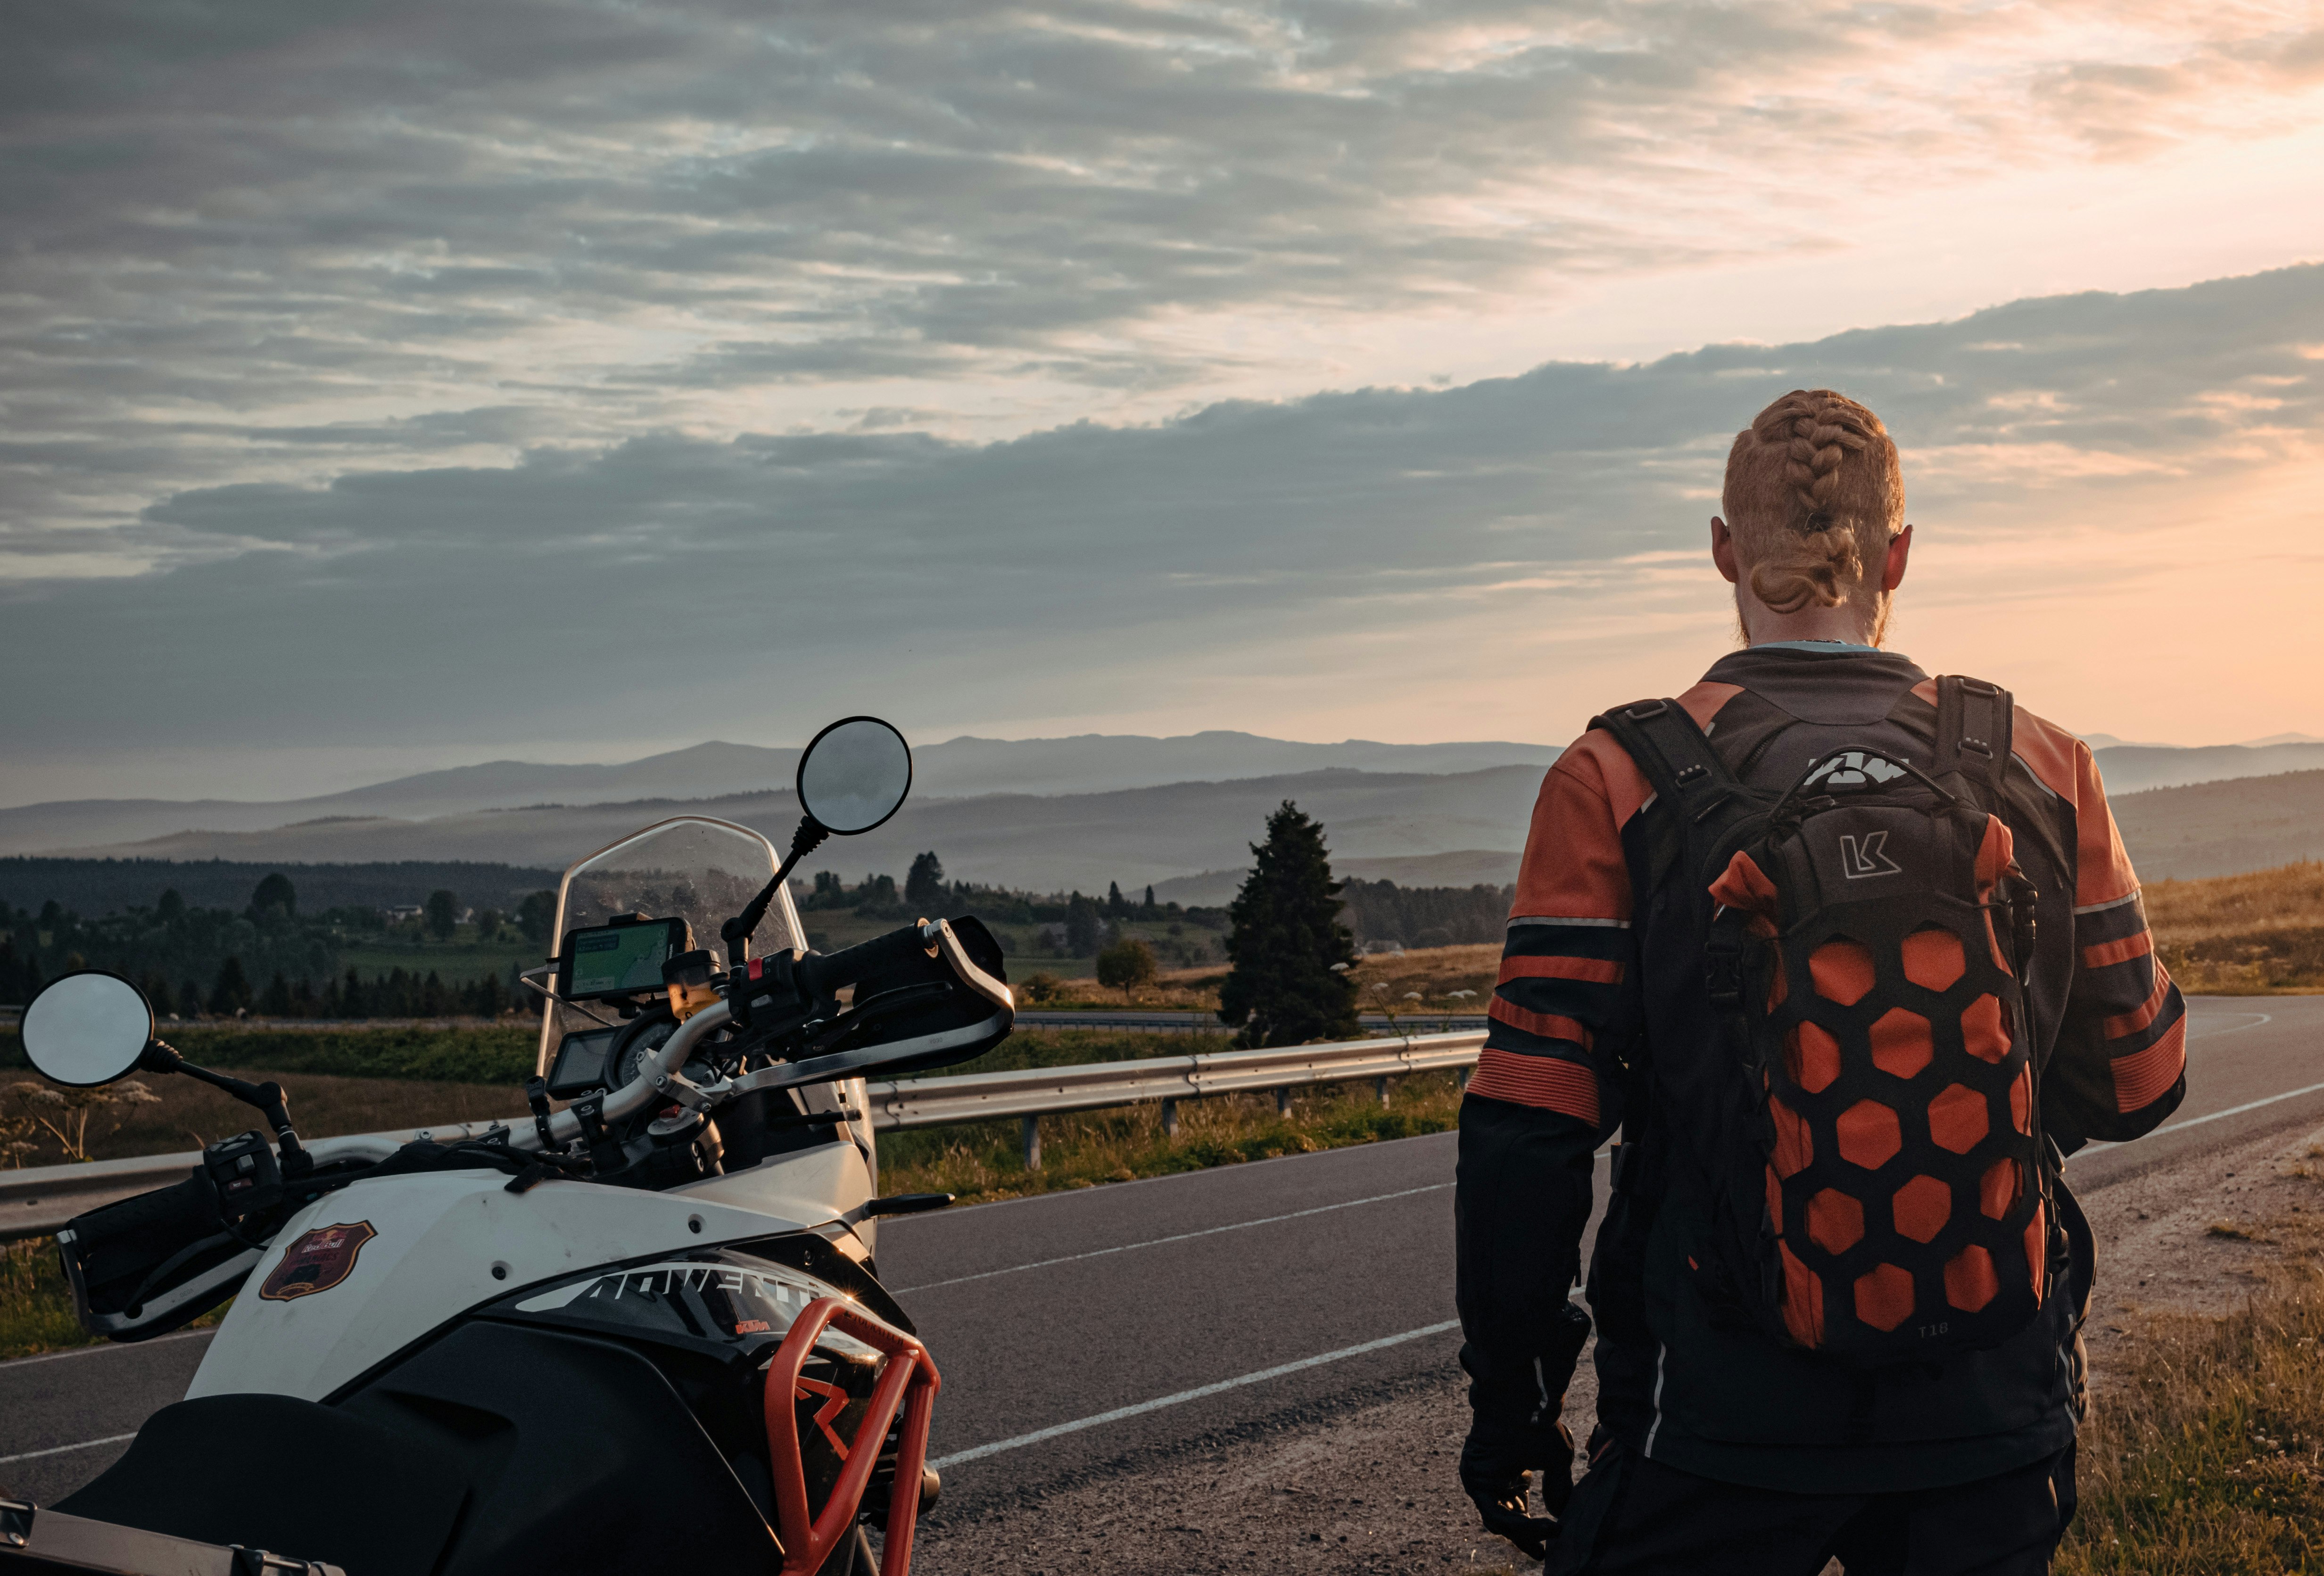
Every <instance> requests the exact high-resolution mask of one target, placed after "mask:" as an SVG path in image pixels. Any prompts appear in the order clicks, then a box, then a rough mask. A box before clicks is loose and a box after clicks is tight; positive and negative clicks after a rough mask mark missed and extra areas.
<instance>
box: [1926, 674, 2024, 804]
mask: <svg viewBox="0 0 2324 1576" xmlns="http://www.w3.org/2000/svg"><path fill="white" fill-rule="evenodd" d="M2015 716H2016V707H2015V704H2014V703H2013V701H2012V700H2011V698H2010V694H2009V692H2008V691H2007V690H2006V689H2004V688H2002V687H2000V686H1999V685H1997V684H1987V683H1986V682H1985V681H1984V680H1983V679H1978V678H1963V677H1960V675H1958V674H1950V673H1949V674H1946V675H1944V676H1943V677H1940V678H1939V679H1938V680H1937V741H1936V755H1935V759H1934V760H1933V761H1932V764H1931V769H1930V771H1929V775H1930V776H1931V777H1933V778H1935V779H1937V780H1938V781H1940V782H1941V781H1943V780H1944V779H1945V778H1946V777H1948V776H1950V774H1952V773H1954V772H1959V773H1960V775H1961V776H1962V777H1964V778H1966V779H1969V781H1971V782H1974V783H1978V784H1980V785H1982V786H1983V787H1984V788H1986V789H1987V791H1988V792H1989V793H1990V794H1992V795H1993V796H1994V797H1995V798H1996V799H1997V798H1998V797H1999V796H2000V794H2001V789H2002V783H2003V780H2004V779H2006V777H2007V775H2008V772H2009V750H2010V743H2011V739H2010V733H2011V728H2012V725H2013V723H2014V722H2015Z"/></svg>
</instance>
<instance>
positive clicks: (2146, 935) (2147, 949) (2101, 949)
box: [2082, 930, 2154, 969]
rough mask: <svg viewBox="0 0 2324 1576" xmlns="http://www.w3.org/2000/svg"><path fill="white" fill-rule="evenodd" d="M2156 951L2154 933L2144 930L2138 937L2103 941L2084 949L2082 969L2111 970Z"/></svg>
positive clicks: (2129, 936)
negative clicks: (2118, 964)
mask: <svg viewBox="0 0 2324 1576" xmlns="http://www.w3.org/2000/svg"><path fill="white" fill-rule="evenodd" d="M2153 950H2154V933H2153V931H2151V930H2142V931H2140V932H2139V933H2138V934H2137V935H2126V936H2124V937H2123V938H2122V939H2121V940H2120V941H2101V942H2098V944H2096V945H2092V946H2086V947H2084V948H2082V967H2084V968H2086V969H2104V968H2111V967H2112V966H2113V965H2115V964H2116V963H2128V962H2130V960H2131V959H2133V958H2143V957H2144V956H2145V955H2146V954H2148V953H2151V952H2153Z"/></svg>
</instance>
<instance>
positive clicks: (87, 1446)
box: [0, 1433, 137, 1467]
mask: <svg viewBox="0 0 2324 1576" xmlns="http://www.w3.org/2000/svg"><path fill="white" fill-rule="evenodd" d="M136 1437H137V1436H136V1435H135V1434H134V1433H114V1434H107V1435H106V1437H105V1438H103V1439H84V1440H82V1441H81V1442H79V1443H78V1444H52V1445H51V1446H50V1447H49V1448H48V1449H46V1450H28V1451H24V1452H22V1453H20V1454H17V1455H13V1456H0V1467H5V1466H6V1465H7V1464H8V1463H9V1462H11V1461H33V1460H36V1459H38V1458H39V1457H42V1456H60V1455H63V1454H65V1453H66V1452H69V1451H77V1450H95V1449H96V1448H97V1446H98V1445H101V1444H126V1443H128V1442H130V1441H131V1440H133V1439H135V1438H136Z"/></svg>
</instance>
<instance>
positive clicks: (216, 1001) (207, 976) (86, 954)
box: [0, 867, 556, 1018]
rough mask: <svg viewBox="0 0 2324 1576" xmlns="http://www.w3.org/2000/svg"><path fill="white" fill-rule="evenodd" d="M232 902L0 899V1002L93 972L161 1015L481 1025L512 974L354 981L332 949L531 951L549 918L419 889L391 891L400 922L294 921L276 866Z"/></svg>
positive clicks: (541, 895) (350, 915)
mask: <svg viewBox="0 0 2324 1576" xmlns="http://www.w3.org/2000/svg"><path fill="white" fill-rule="evenodd" d="M195 868H201V867H195ZM503 868H505V867H503ZM191 884H192V883H189V885H191ZM420 896H421V898H422V899H423V902H422V903H420V904H418V905H411V904H409V903H408V902H407V901H406V900H405V899H403V898H402V895H401V889H398V893H397V901H398V904H399V905H400V906H404V907H418V908H420V910H421V912H420V914H419V915H417V916H415V917H412V918H410V919H409V920H405V921H401V922H400V923H399V922H392V921H391V920H390V919H389V917H388V916H387V915H386V914H384V913H383V911H382V908H381V907H378V906H374V905H371V904H362V903H358V904H342V905H339V906H337V907H334V908H326V909H324V910H322V911H321V912H319V913H315V912H306V913H302V912H300V904H299V898H300V894H299V890H298V888H297V886H296V884H295V883H293V882H292V881H291V880H290V879H289V878H288V877H287V876H285V875H283V874H282V873H281V871H270V872H269V873H267V874H266V875H264V876H263V877H262V878H260V880H258V881H257V882H256V884H255V885H254V886H253V887H252V888H250V889H248V890H247V891H246V892H245V893H244V899H245V901H244V903H243V904H242V905H241V906H240V907H239V908H226V907H215V908H212V907H204V906H200V905H197V904H194V903H190V902H188V901H187V900H186V898H185V896H184V894H183V893H181V892H180V890H179V889H177V888H175V887H165V888H163V889H161V892H160V893H159V894H158V895H157V896H156V897H155V898H154V899H153V900H152V902H151V903H150V904H142V903H141V904H134V905H131V906H130V907H129V908H127V909H126V910H125V911H123V910H118V909H116V910H115V911H113V912H109V913H106V914H104V915H102V916H100V917H97V918H93V919H92V918H85V917H82V916H81V915H80V914H78V913H77V912H75V911H74V910H73V909H71V908H68V907H66V906H65V905H64V904H63V903H61V902H59V901H58V900H57V899H53V898H51V899H46V900H44V901H43V902H42V904H41V906H40V907H39V908H37V909H35V908H30V907H26V908H14V906H12V905H11V904H9V903H7V902H5V901H0V1003H5V1004H8V1005H22V1004H23V1003H24V1002H27V1001H29V1000H32V997H33V995H34V994H36V993H37V992H38V991H39V990H40V989H41V987H42V984H44V983H45V982H48V981H50V980H52V979H55V978H56V977H57V976H58V975H60V974H67V973H71V972H75V971H76V970H79V969H90V968H94V969H106V970H110V971H111V972H115V973H117V974H120V975H122V976H123V977H124V978H126V979H129V980H133V981H134V982H137V984H138V985H139V987H140V988H141V989H143V991H144V992H145V994H146V996H147V997H148V998H149V999H150V1000H152V1003H153V1007H154V1010H155V1011H156V1012H159V1013H161V1015H163V1016H164V1017H168V1016H170V1015H172V1014H176V1015H180V1016H183V1017H193V1016H197V1015H209V1016H216V1017H228V1018H231V1017H235V1016H238V1015H241V1014H243V1013H250V1012H255V1013H257V1014H259V1015H261V1016H263V1017H268V1018H433V1017H441V1016H447V1015H451V1014H459V1015H462V1016H475V1017H486V1018H489V1017H494V1016H497V1015H498V1014H499V1013H500V1012H502V1011H503V1009H506V1008H508V1007H509V1006H510V1005H511V1003H512V999H513V987H514V984H515V982H514V980H513V979H507V980H503V979H502V978H500V977H499V976H498V974H497V973H496V972H494V973H487V974H484V975H483V976H482V977H479V978H475V979H469V980H456V981H454V982H445V981H443V980H441V979H439V978H438V976H437V975H436V974H435V973H434V972H432V971H431V972H426V973H419V972H412V971H408V970H405V969H402V968H400V967H399V968H394V969H390V970H386V971H383V972H382V971H374V973H373V976H372V977H371V978H370V979H364V977H363V976H362V975H361V974H360V973H359V972H357V971H356V970H355V969H354V968H346V969H345V970H342V969H341V967H340V964H341V961H342V959H341V954H342V952H343V951H344V950H345V949H346V946H347V944H349V943H350V942H352V941H355V940H356V939H358V938H363V939H385V938H387V937H389V936H391V935H395V934H397V933H399V932H400V933H401V934H402V935H406V936H410V937H414V938H416V937H417V936H418V935H420V934H421V932H422V931H425V932H426V933H427V934H429V935H433V936H435V937H436V938H437V939H438V942H439V943H441V942H443V941H447V940H449V939H450V938H451V937H452V935H454V934H455V933H456V932H465V933H466V935H467V936H468V937H470V938H471V939H473V940H475V941H479V942H491V941H493V940H495V939H498V938H501V937H503V936H505V937H510V938H513V937H515V936H517V935H521V936H523V937H524V939H525V940H527V941H529V942H534V943H538V944H540V945H542V946H544V947H545V946H546V945H547V944H548V941H549V929H550V927H551V926H553V925H554V923H555V921H556V899H555V894H554V893H552V892H549V891H548V890H547V889H536V890H535V891H533V892H531V893H528V894H525V895H523V896H522V897H521V899H519V901H518V902H517V903H516V905H515V908H514V912H512V913H509V914H503V913H502V912H501V911H500V910H498V909H495V908H479V909H476V910H475V913H474V915H473V917H470V918H467V919H466V920H465V922H464V921H463V919H462V917H461V909H462V900H461V899H459V898H458V897H457V895H456V894H455V893H454V892H452V891H451V890H450V889H447V888H438V889H436V890H434V891H433V892H424V891H423V892H422V893H421V894H420Z"/></svg>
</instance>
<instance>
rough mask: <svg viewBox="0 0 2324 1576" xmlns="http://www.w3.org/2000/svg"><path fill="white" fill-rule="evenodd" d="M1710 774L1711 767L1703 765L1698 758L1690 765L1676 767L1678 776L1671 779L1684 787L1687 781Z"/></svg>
mask: <svg viewBox="0 0 2324 1576" xmlns="http://www.w3.org/2000/svg"><path fill="white" fill-rule="evenodd" d="M1710 775H1711V768H1709V767H1707V766H1705V765H1703V764H1702V762H1701V761H1699V760H1698V761H1696V762H1695V763H1694V764H1693V765H1692V766H1682V767H1680V768H1679V769H1678V776H1677V777H1675V778H1674V779H1672V780H1673V781H1674V782H1676V783H1677V784H1678V785H1679V786H1680V787H1681V788H1684V787H1685V786H1686V785H1687V784H1688V783H1691V782H1693V781H1695V780H1697V779H1701V778H1706V777H1709V776H1710Z"/></svg>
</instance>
